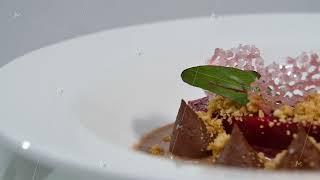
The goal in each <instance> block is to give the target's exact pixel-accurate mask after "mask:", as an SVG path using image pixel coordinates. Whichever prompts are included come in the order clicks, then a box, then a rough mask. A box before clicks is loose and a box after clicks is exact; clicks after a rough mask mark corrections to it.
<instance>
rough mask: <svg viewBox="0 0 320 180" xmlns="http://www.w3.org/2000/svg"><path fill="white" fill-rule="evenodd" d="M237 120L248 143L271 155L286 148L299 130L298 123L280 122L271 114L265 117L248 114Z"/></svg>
mask: <svg viewBox="0 0 320 180" xmlns="http://www.w3.org/2000/svg"><path fill="white" fill-rule="evenodd" d="M275 121H276V122H275ZM236 122H237V124H238V126H239V128H240V129H241V131H242V132H243V135H244V136H245V137H246V139H247V141H248V143H249V144H250V145H252V146H253V147H254V148H255V149H256V150H257V151H260V152H263V153H265V154H266V155H267V156H270V157H273V156H275V155H276V154H277V153H278V152H280V151H282V150H284V149H286V148H287V147H288V146H289V145H290V143H291V141H292V139H293V137H292V135H293V134H294V133H296V132H297V130H298V128H297V124H295V123H279V121H278V120H275V118H274V117H273V116H270V115H265V116H264V117H263V118H260V117H259V116H258V115H253V116H246V117H243V120H242V121H236Z"/></svg>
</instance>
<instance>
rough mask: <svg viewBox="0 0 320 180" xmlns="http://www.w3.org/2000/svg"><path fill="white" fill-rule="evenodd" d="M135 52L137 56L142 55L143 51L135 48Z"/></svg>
mask: <svg viewBox="0 0 320 180" xmlns="http://www.w3.org/2000/svg"><path fill="white" fill-rule="evenodd" d="M136 54H137V55H138V56H142V55H143V54H144V52H143V50H142V49H137V50H136Z"/></svg>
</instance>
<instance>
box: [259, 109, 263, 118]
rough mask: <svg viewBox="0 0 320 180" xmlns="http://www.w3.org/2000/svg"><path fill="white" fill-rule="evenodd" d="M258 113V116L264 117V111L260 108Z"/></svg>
mask: <svg viewBox="0 0 320 180" xmlns="http://www.w3.org/2000/svg"><path fill="white" fill-rule="evenodd" d="M258 115H259V118H264V113H263V111H262V110H259V112H258Z"/></svg>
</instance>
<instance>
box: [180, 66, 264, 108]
mask: <svg viewBox="0 0 320 180" xmlns="http://www.w3.org/2000/svg"><path fill="white" fill-rule="evenodd" d="M181 78H182V80H183V81H184V82H186V83H188V84H190V85H192V86H195V87H199V88H202V89H204V90H207V91H210V92H212V93H215V94H217V95H220V96H223V97H226V98H229V99H231V100H233V101H235V102H238V103H239V104H241V105H245V104H247V103H248V101H249V100H248V91H250V90H251V89H252V88H251V83H252V82H254V81H256V80H257V79H259V78H260V74H259V73H257V72H256V71H244V70H240V69H237V68H232V67H224V66H213V65H205V66H195V67H191V68H188V69H185V70H184V71H183V72H182V73H181Z"/></svg>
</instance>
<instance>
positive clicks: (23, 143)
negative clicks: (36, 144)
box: [21, 141, 31, 150]
mask: <svg viewBox="0 0 320 180" xmlns="http://www.w3.org/2000/svg"><path fill="white" fill-rule="evenodd" d="M30 146H31V143H30V142H29V141H23V142H22V143H21V148H22V149H24V150H27V149H29V148H30Z"/></svg>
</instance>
